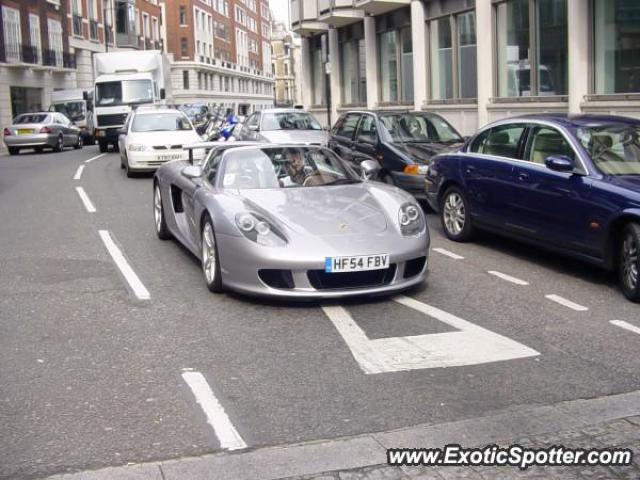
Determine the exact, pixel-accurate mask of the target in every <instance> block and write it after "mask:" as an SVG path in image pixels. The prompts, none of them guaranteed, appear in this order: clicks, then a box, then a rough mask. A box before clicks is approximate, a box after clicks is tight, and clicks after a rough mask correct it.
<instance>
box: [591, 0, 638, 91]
mask: <svg viewBox="0 0 640 480" xmlns="http://www.w3.org/2000/svg"><path fill="white" fill-rule="evenodd" d="M593 13H594V15H593V18H594V57H595V58H594V73H595V93H596V94H611V93H638V92H640V5H639V4H638V2H633V1H629V0H606V1H603V0H595V2H594V12H593Z"/></svg>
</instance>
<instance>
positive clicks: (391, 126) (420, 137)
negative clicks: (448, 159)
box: [380, 113, 463, 143]
mask: <svg viewBox="0 0 640 480" xmlns="http://www.w3.org/2000/svg"><path fill="white" fill-rule="evenodd" d="M380 120H381V122H382V126H383V128H384V129H385V130H386V132H387V133H388V135H389V136H390V137H391V141H392V142H400V143H402V142H412V143H431V142H442V143H457V142H462V141H463V140H462V137H461V136H460V134H459V133H458V132H456V130H455V129H454V128H453V127H452V126H451V125H449V124H448V123H447V121H446V120H444V119H443V118H441V117H439V116H437V115H428V114H414V113H390V114H387V115H382V116H381V117H380Z"/></svg>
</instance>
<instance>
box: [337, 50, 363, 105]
mask: <svg viewBox="0 0 640 480" xmlns="http://www.w3.org/2000/svg"><path fill="white" fill-rule="evenodd" d="M340 60H341V62H342V65H341V66H340V71H341V74H342V104H343V105H364V104H366V103H367V79H366V64H365V50H364V39H359V40H352V41H347V42H344V43H342V44H341V45H340Z"/></svg>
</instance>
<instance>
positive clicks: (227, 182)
mask: <svg viewBox="0 0 640 480" xmlns="http://www.w3.org/2000/svg"><path fill="white" fill-rule="evenodd" d="M221 175H222V186H223V187H224V188H234V189H265V188H310V187H321V186H328V185H345V184H350V183H360V182H361V181H362V180H360V178H359V177H358V176H357V175H356V173H355V172H353V170H351V169H350V168H349V167H347V166H346V165H345V164H343V163H342V161H341V160H340V159H339V158H338V157H337V156H336V155H335V154H334V153H333V152H331V151H329V150H326V149H320V148H309V147H293V148H292V147H266V148H251V149H248V150H236V151H230V152H229V153H228V154H227V157H226V161H225V163H224V170H223V171H221Z"/></svg>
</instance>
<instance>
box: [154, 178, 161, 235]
mask: <svg viewBox="0 0 640 480" xmlns="http://www.w3.org/2000/svg"><path fill="white" fill-rule="evenodd" d="M153 218H154V219H155V221H156V231H157V232H158V233H160V231H161V230H162V197H161V196H160V187H159V186H158V185H156V188H155V191H154V193H153Z"/></svg>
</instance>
